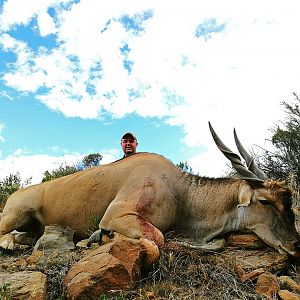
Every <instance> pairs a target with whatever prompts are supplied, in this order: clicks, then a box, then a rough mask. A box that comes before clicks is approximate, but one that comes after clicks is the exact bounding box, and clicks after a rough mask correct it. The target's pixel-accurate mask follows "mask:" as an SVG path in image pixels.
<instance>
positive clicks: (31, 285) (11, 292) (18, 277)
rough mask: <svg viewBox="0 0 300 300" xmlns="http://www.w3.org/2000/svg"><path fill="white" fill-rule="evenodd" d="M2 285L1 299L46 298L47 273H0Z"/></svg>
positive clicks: (0, 283) (0, 284)
mask: <svg viewBox="0 0 300 300" xmlns="http://www.w3.org/2000/svg"><path fill="white" fill-rule="evenodd" d="M0 287H1V295H0V299H18V300H23V299H24V300H28V299H35V300H45V299H46V275H45V274H43V273H41V272H30V271H24V272H16V273H0ZM2 297H3V298H2Z"/></svg>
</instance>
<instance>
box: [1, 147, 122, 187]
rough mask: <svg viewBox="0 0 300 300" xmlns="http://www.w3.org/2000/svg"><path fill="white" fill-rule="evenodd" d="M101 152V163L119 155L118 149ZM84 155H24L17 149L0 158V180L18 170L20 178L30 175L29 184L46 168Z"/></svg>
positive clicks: (78, 158)
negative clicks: (11, 153)
mask: <svg viewBox="0 0 300 300" xmlns="http://www.w3.org/2000/svg"><path fill="white" fill-rule="evenodd" d="M101 154H102V155H103V159H102V162H101V164H106V163H110V162H112V161H114V160H116V159H117V158H118V157H119V151H117V150H113V149H107V150H103V152H101ZM85 155H86V154H79V153H75V154H65V155H64V156H51V155H44V154H43V155H26V153H24V150H22V149H18V150H16V151H15V152H14V154H13V155H10V156H8V157H6V158H5V159H3V160H0V180H1V179H2V178H4V177H6V176H8V175H9V174H15V173H17V172H19V173H20V176H21V178H22V180H25V179H27V178H30V177H32V181H31V184H35V183H40V182H41V180H42V178H43V173H44V172H45V171H46V170H48V171H50V172H51V171H52V170H54V169H56V168H58V167H59V166H60V165H61V164H63V165H73V164H77V163H78V162H79V161H81V160H82V158H83V157H84V156H85ZM37 162H38V163H37Z"/></svg>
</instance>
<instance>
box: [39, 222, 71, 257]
mask: <svg viewBox="0 0 300 300" xmlns="http://www.w3.org/2000/svg"><path fill="white" fill-rule="evenodd" d="M73 235H74V230H72V229H71V228H65V227H62V226H59V225H51V226H46V227H45V231H44V234H43V235H42V236H41V238H40V239H39V240H38V241H37V242H36V244H35V246H34V251H44V252H53V251H55V250H59V251H60V252H66V251H67V252H68V251H70V250H74V249H75V244H74V242H73Z"/></svg>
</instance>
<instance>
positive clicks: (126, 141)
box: [121, 136, 138, 156]
mask: <svg viewBox="0 0 300 300" xmlns="http://www.w3.org/2000/svg"><path fill="white" fill-rule="evenodd" d="M137 145H138V143H137V141H136V140H135V139H134V138H133V137H132V136H125V137H124V138H123V139H122V140H121V146H122V149H123V152H124V154H125V156H128V155H131V154H134V153H136V147H137Z"/></svg>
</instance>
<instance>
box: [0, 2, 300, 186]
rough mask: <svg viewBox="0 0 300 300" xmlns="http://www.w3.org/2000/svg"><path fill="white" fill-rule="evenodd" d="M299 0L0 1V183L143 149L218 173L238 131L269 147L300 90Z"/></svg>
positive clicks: (250, 143) (36, 179) (246, 138)
mask: <svg viewBox="0 0 300 300" xmlns="http://www.w3.org/2000/svg"><path fill="white" fill-rule="evenodd" d="M299 7H300V5H299V4H298V2H297V1H284V2H283V1H282V2H281V1H277V2H276V3H273V2H272V1H264V3H261V2H260V1H251V2H250V1H246V2H243V3H240V2H239V1H218V0H216V1H190V0H189V1H121V0H117V1H110V2H107V1H88V0H77V1H70V0H45V1H39V2H37V1H33V0H27V1H22V0H7V1H3V0H0V178H3V177H4V176H6V175H8V174H9V173H15V172H17V171H19V172H20V174H21V176H22V177H23V178H25V177H29V176H33V182H39V181H40V179H41V176H42V172H43V171H45V170H50V169H53V168H55V167H57V166H58V165H59V164H61V163H74V162H76V161H78V160H80V159H81V158H82V157H83V156H84V155H87V154H89V153H94V152H99V153H101V154H102V155H103V163H109V162H111V161H113V160H115V159H118V158H120V157H121V155H122V153H121V151H120V145H119V141H120V137H121V135H122V134H123V133H124V132H126V131H134V132H135V133H136V134H137V136H138V140H139V147H138V150H139V151H149V152H157V153H160V154H162V155H164V156H166V157H167V158H169V159H171V160H172V161H173V162H174V163H178V162H180V161H188V163H189V164H190V165H191V166H192V167H193V169H194V171H195V172H199V173H200V174H201V175H209V176H219V175H222V174H224V170H226V163H227V162H226V159H225V158H223V157H222V155H221V154H220V153H218V151H217V149H216V147H215V146H214V144H213V142H212V139H211V137H210V135H209V130H208V126H207V122H208V121H211V122H212V123H213V125H214V127H215V129H216V130H217V132H218V133H219V135H220V136H222V137H223V138H224V140H225V142H226V143H227V144H229V146H230V147H232V148H233V147H234V146H233V145H232V140H233V138H232V129H233V127H236V128H237V131H238V133H240V138H241V140H242V141H245V143H246V145H245V146H248V148H249V147H252V146H253V145H254V144H256V145H260V146H262V147H270V145H268V144H267V143H266V139H267V138H268V137H269V135H270V132H269V131H268V129H270V127H271V126H273V125H274V124H276V123H278V120H280V119H282V118H283V116H284V114H283V112H282V107H281V106H280V103H281V101H292V100H293V95H292V93H293V92H296V93H298V92H299V75H300V74H299V73H300V66H299V64H300V61H299V50H300V45H299V42H298V38H297V36H298V35H299V28H300V26H299V25H300V24H299V23H300V21H299V18H298V16H297V12H298V11H299Z"/></svg>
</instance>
